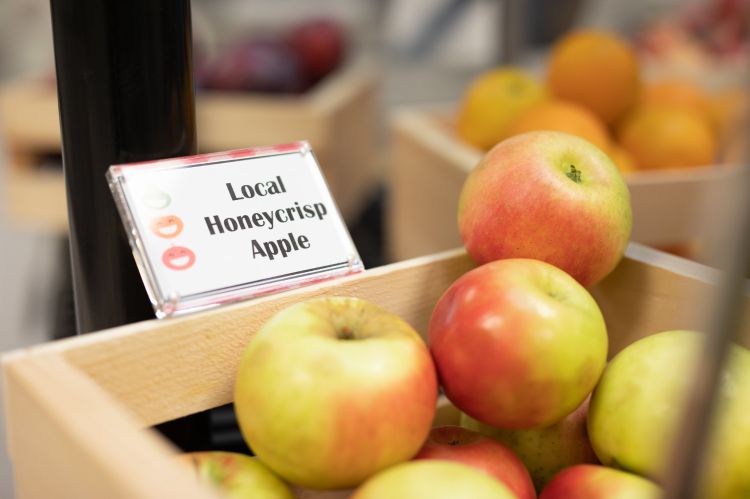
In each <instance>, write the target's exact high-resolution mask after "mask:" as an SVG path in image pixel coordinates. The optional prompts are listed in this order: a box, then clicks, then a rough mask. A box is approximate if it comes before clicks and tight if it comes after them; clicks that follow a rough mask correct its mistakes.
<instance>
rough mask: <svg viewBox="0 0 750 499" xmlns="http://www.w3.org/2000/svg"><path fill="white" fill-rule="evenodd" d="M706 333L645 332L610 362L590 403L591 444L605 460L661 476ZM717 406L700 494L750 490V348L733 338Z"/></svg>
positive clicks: (712, 498)
mask: <svg viewBox="0 0 750 499" xmlns="http://www.w3.org/2000/svg"><path fill="white" fill-rule="evenodd" d="M703 338H704V337H703V335H701V334H700V333H697V332H694V331H666V332H662V333H657V334H655V335H652V336H648V337H646V338H643V339H640V340H638V341H636V342H635V343H632V344H631V345H629V346H628V347H626V348H625V349H624V350H622V351H621V352H620V353H618V354H617V355H616V356H615V357H614V358H613V359H612V361H611V362H610V364H609V365H608V366H607V368H606V369H605V371H604V374H603V375H602V379H601V381H600V382H599V385H598V386H597V388H596V390H595V391H594V394H593V396H592V398H591V408H590V409H589V419H588V430H589V436H590V438H591V445H592V446H593V448H594V451H595V452H596V454H597V456H599V459H600V460H601V462H602V463H603V464H605V465H611V466H615V467H619V468H623V469H626V470H628V471H632V472H634V473H638V474H640V475H644V476H646V477H650V478H655V479H660V478H663V477H664V476H665V474H666V473H667V472H668V470H669V458H670V452H672V446H673V444H674V441H675V439H676V438H678V437H679V435H678V434H677V430H678V429H679V427H680V423H681V417H682V412H681V411H682V410H683V409H684V407H685V403H686V401H687V397H688V394H689V393H690V390H691V388H692V387H693V386H694V384H695V383H696V381H695V376H696V375H699V373H698V362H699V355H700V352H701V350H702V348H703V345H702V342H703ZM717 402H718V406H717V414H716V417H715V418H714V419H713V421H712V424H711V428H710V431H711V434H710V437H709V443H708V448H707V455H706V458H705V460H704V462H705V466H706V468H705V469H704V471H703V475H702V478H701V483H702V486H701V489H700V493H699V494H698V496H699V497H704V498H707V499H729V498H735V497H737V498H739V497H747V495H748V494H749V493H750V351H748V350H747V349H745V348H743V347H740V346H737V345H733V346H732V348H731V350H730V354H729V358H728V364H727V367H726V368H725V369H724V372H723V373H722V377H721V384H720V386H719V391H718V394H717Z"/></svg>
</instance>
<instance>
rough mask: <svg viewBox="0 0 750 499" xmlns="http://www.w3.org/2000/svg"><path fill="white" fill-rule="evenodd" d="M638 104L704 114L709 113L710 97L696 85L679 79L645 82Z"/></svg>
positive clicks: (707, 114)
mask: <svg viewBox="0 0 750 499" xmlns="http://www.w3.org/2000/svg"><path fill="white" fill-rule="evenodd" d="M638 102H639V104H654V105H663V106H674V107H681V108H685V109H692V110H694V111H697V112H699V113H703V114H705V115H706V116H710V113H711V98H710V96H709V95H708V93H706V91H705V90H703V89H702V88H700V87H699V86H697V85H694V84H692V83H688V82H686V81H679V80H664V81H659V82H654V83H646V84H645V85H644V86H643V88H642V90H641V94H640V98H639V99H638Z"/></svg>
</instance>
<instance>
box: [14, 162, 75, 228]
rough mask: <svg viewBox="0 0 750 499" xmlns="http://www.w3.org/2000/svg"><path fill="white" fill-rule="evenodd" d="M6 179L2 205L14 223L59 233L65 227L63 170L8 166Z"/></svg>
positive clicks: (66, 218)
mask: <svg viewBox="0 0 750 499" xmlns="http://www.w3.org/2000/svg"><path fill="white" fill-rule="evenodd" d="M6 179H7V184H6V190H5V192H6V199H5V200H4V204H5V208H6V212H7V213H8V215H9V217H10V218H11V220H13V221H14V223H17V224H19V225H22V226H24V227H30V228H33V229H41V230H44V231H52V232H59V233H63V232H66V231H67V230H68V205H67V200H66V195H65V179H64V178H63V175H62V171H54V170H36V171H35V170H34V169H33V168H30V167H19V168H7V169H6Z"/></svg>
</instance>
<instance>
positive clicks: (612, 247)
mask: <svg viewBox="0 0 750 499" xmlns="http://www.w3.org/2000/svg"><path fill="white" fill-rule="evenodd" d="M571 167H575V170H576V172H579V173H580V178H579V179H578V181H576V180H573V179H572V178H571V177H576V176H577V175H578V174H576V173H575V172H572V171H571ZM458 226H459V232H460V234H461V239H462V240H463V242H464V246H466V250H467V251H468V253H469V255H471V257H472V258H473V259H474V260H475V261H477V262H478V263H480V264H483V263H487V262H490V261H493V260H499V259H503V258H533V259H537V260H543V261H545V262H548V263H551V264H552V265H555V266H556V267H559V268H561V269H563V270H564V271H566V272H567V273H569V274H570V275H572V276H573V277H574V278H575V279H576V280H577V281H578V282H580V283H581V284H583V285H584V286H586V287H590V286H592V285H594V284H596V283H597V282H599V281H600V280H602V279H603V278H604V277H605V276H606V275H607V274H609V273H610V272H611V271H612V270H613V269H614V268H615V267H616V266H617V263H618V262H619V261H620V259H621V258H622V255H623V253H624V251H625V246H626V245H627V243H628V239H629V238H630V231H631V226H632V212H631V207H630V193H629V192H628V188H627V186H626V185H625V182H624V180H623V178H622V175H621V174H620V172H619V170H618V169H617V167H616V166H615V164H614V163H613V162H612V161H611V160H610V159H609V157H607V155H606V154H605V153H604V152H602V151H601V150H599V149H598V148H597V147H596V146H594V145H593V144H591V143H590V142H587V141H586V140H584V139H581V138H579V137H576V136H573V135H569V134H566V133H563V132H551V131H539V132H529V133H525V134H521V135H517V136H515V137H511V138H510V139H507V140H505V141H503V142H501V143H499V144H498V145H496V146H495V147H494V148H492V149H491V150H490V151H489V152H488V153H487V154H485V156H484V157H483V158H482V160H481V161H480V162H479V164H478V165H477V166H476V167H475V168H474V169H473V170H472V171H471V173H470V174H469V176H468V178H467V179H466V182H465V183H464V186H463V189H462V191H461V195H460V198H459V205H458Z"/></svg>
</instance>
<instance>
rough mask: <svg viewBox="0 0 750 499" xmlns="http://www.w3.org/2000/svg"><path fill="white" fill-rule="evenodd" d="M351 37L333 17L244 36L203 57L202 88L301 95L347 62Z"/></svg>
mask: <svg viewBox="0 0 750 499" xmlns="http://www.w3.org/2000/svg"><path fill="white" fill-rule="evenodd" d="M347 44H348V42H347V36H346V34H345V31H344V29H343V27H342V26H341V25H340V24H338V23H337V22H335V21H333V20H331V19H313V20H310V21H306V22H303V23H300V24H298V25H295V26H292V27H290V28H289V29H288V30H286V31H285V32H282V33H276V34H271V33H261V34H255V35H252V36H245V37H243V38H241V39H239V40H236V41H234V42H232V43H231V44H229V45H228V46H227V47H225V48H223V49H222V50H221V51H220V52H219V53H218V54H217V55H215V56H213V57H208V56H204V57H199V58H198V61H197V64H196V86H197V87H198V88H199V89H206V90H223V91H234V92H237V91H244V92H261V93H281V94H298V93H302V92H305V91H307V90H309V89H310V88H312V87H313V86H314V85H315V84H316V83H318V82H319V81H321V80H322V79H323V78H325V77H326V76H328V75H329V74H331V73H332V72H333V71H335V70H336V69H337V68H338V67H339V66H340V65H341V63H342V62H343V61H344V58H345V57H346V52H347Z"/></svg>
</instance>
